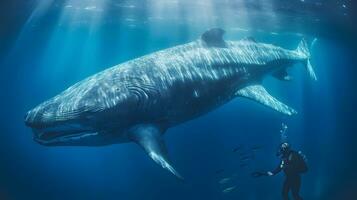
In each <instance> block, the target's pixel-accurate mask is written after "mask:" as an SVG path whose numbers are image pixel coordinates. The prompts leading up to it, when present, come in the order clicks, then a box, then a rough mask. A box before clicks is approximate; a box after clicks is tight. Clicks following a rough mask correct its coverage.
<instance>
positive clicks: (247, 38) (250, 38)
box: [242, 36, 257, 42]
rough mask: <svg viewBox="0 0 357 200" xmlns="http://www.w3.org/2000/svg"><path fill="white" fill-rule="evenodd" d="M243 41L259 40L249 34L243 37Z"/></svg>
mask: <svg viewBox="0 0 357 200" xmlns="http://www.w3.org/2000/svg"><path fill="white" fill-rule="evenodd" d="M242 40H243V41H248V42H257V41H256V40H255V38H253V37H252V36H248V37H245V38H243V39H242Z"/></svg>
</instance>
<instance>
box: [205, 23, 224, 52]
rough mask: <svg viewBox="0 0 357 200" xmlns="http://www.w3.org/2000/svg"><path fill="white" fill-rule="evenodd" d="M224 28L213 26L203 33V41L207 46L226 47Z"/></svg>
mask: <svg viewBox="0 0 357 200" xmlns="http://www.w3.org/2000/svg"><path fill="white" fill-rule="evenodd" d="M224 32H225V31H224V30H223V29H220V28H212V29H210V30H208V31H206V32H204V33H203V34H202V35H201V39H202V41H203V42H204V43H205V45H206V46H207V47H221V48H223V47H226V46H227V45H226V42H225V41H224V40H223V35H224Z"/></svg>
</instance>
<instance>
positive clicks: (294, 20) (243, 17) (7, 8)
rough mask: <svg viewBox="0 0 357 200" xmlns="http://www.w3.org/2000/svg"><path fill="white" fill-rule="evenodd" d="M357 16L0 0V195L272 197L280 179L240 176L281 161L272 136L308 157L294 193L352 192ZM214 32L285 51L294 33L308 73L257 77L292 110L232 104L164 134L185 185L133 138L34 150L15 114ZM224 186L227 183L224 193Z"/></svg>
mask: <svg viewBox="0 0 357 200" xmlns="http://www.w3.org/2000/svg"><path fill="white" fill-rule="evenodd" d="M356 24H357V22H356V12H355V6H354V5H353V1H352V0H339V1H329V0H318V1H313V0H266V1H263V0H245V1H244V0H236V1H234V0H197V1H193V0H130V1H128V0H126V1H121V0H117V1H114V0H13V1H1V3H0V107H1V113H0V127H1V129H0V200H24V199H26V200H30V199H34V200H42V199H43V200H52V199H53V200H63V199H68V200H72V199H73V200H81V199H84V200H91V199H104V200H111V199H121V200H144V199H145V200H151V199H155V200H189V199H195V200H200V199H202V200H218V199H222V200H225V199H242V200H277V199H281V187H282V182H283V179H284V175H283V174H279V175H277V176H275V177H261V178H252V177H251V175H250V174H251V173H252V172H254V171H266V170H272V169H274V168H275V167H276V166H277V165H278V164H279V159H278V158H277V157H276V156H275V153H276V150H277V147H278V145H279V144H280V142H281V140H282V137H283V138H284V139H285V140H287V141H288V142H290V143H291V145H292V147H293V149H296V150H301V151H302V152H303V153H304V154H305V155H306V156H307V158H308V166H309V171H308V173H306V174H304V175H303V178H302V188H301V195H302V196H303V197H304V199H305V200H330V199H331V200H334V199H336V200H337V199H343V200H355V199H357V191H356V188H357V172H356V171H357V170H356V168H357V156H356V154H357V148H356V145H357V142H356V139H357V135H356V134H357V129H356V126H357V115H356V113H357V109H356V101H357V98H356V85H357V84H356V82H357V81H356V72H357V70H356V66H357V65H356V64H357V62H356V58H357V56H356V50H357V48H356V47H357V45H356V44H357V41H356V36H357V31H356V29H357V27H356ZM213 27H219V28H222V29H224V30H225V31H226V34H225V36H224V38H225V39H227V40H239V39H242V38H244V37H247V36H250V37H254V38H255V40H256V41H257V42H264V43H271V44H274V45H278V46H281V47H284V48H287V49H295V48H296V47H297V45H298V43H299V42H300V40H301V39H302V38H306V39H307V40H308V41H310V42H311V41H314V42H313V45H312V46H311V55H312V58H311V62H312V65H313V66H314V68H315V71H316V75H317V78H318V80H317V81H312V80H310V79H309V77H308V75H307V73H306V71H305V69H304V67H303V66H296V67H294V68H293V69H292V70H291V71H290V72H289V74H290V75H291V76H292V77H293V80H292V81H290V82H284V81H279V80H277V79H275V78H273V77H267V78H266V79H264V81H263V85H264V86H265V87H266V88H267V90H268V91H269V92H270V93H271V94H272V95H273V96H275V97H276V98H278V99H279V100H281V101H282V102H284V103H286V104H287V105H289V106H291V107H293V108H295V109H296V110H297V111H298V114H297V115H294V116H291V117H287V116H284V115H283V114H280V113H277V112H275V111H273V110H271V109H270V108H267V107H264V106H262V105H260V104H258V103H256V102H254V101H250V100H247V99H243V98H236V99H234V100H232V101H231V102H229V103H227V104H225V105H223V106H222V107H220V108H218V109H216V110H213V111H212V112H209V113H208V114H206V115H203V116H201V117H198V118H196V119H194V120H191V121H188V122H186V123H183V124H181V125H179V126H176V127H173V128H170V129H169V130H168V131H167V132H166V134H165V141H166V145H167V147H168V151H169V156H170V158H171V160H172V162H173V163H174V166H175V167H176V169H177V170H178V171H179V172H180V173H181V174H182V175H183V177H184V178H185V179H184V181H180V180H178V179H177V178H175V177H174V176H172V175H171V174H170V173H169V172H167V171H166V170H163V169H162V168H161V167H160V166H158V165H157V164H155V163H154V162H153V161H152V160H151V159H150V158H149V157H148V156H147V155H146V154H145V152H144V151H142V149H141V148H139V147H138V146H137V145H135V144H133V143H126V144H115V145H110V146H102V147H46V146H41V145H40V144H38V143H36V142H35V141H33V139H32V136H33V135H32V132H31V130H30V129H29V128H28V127H26V126H25V124H24V115H25V113H26V112H27V111H28V110H30V109H32V108H34V107H35V106H36V105H38V104H39V103H41V102H43V101H45V100H47V99H49V98H51V97H53V96H55V95H57V94H58V93H60V92H62V91H63V90H65V89H66V88H68V87H69V86H71V85H73V84H74V83H76V82H78V81H80V80H82V79H84V78H86V77H88V76H90V75H93V74H95V73H97V72H100V71H102V70H104V69H107V68H108V67H111V66H114V65H116V64H119V63H122V62H124V61H128V60H131V59H134V58H137V57H140V56H144V55H146V54H149V53H152V52H155V51H157V50H161V49H165V48H169V47H173V46H175V45H179V44H184V43H188V42H191V41H193V40H196V39H198V38H199V37H200V35H201V34H202V33H203V32H205V31H206V30H208V29H210V28H213ZM282 124H285V125H286V126H287V129H286V130H285V132H284V133H283V136H282V134H281V132H280V131H281V130H282ZM252 148H253V149H254V150H252ZM238 149H239V150H238ZM244 155H250V156H249V158H247V159H245V158H243V159H242V156H243V157H244ZM224 178H228V179H225V180H222V179H224ZM229 187H235V188H233V190H232V191H228V192H223V191H224V190H225V189H226V188H229Z"/></svg>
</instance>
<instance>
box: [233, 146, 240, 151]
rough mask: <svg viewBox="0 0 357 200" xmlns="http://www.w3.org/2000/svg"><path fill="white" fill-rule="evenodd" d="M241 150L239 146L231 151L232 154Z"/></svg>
mask: <svg viewBox="0 0 357 200" xmlns="http://www.w3.org/2000/svg"><path fill="white" fill-rule="evenodd" d="M241 149H242V147H241V146H238V147H236V148H234V149H233V150H232V151H233V152H238V151H240V150H241Z"/></svg>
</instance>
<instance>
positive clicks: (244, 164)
mask: <svg viewBox="0 0 357 200" xmlns="http://www.w3.org/2000/svg"><path fill="white" fill-rule="evenodd" d="M239 166H240V167H246V166H248V164H247V163H242V164H240V165H239Z"/></svg>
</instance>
